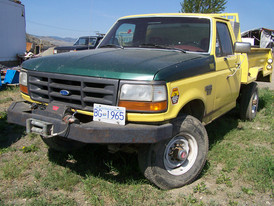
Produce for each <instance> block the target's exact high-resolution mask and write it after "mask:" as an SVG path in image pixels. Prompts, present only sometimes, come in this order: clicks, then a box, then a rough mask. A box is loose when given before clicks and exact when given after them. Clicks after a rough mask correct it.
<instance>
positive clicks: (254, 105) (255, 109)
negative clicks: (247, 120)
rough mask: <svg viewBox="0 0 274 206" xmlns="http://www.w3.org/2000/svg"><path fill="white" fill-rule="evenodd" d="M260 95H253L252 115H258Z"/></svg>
mask: <svg viewBox="0 0 274 206" xmlns="http://www.w3.org/2000/svg"><path fill="white" fill-rule="evenodd" d="M258 100H259V99H258V93H257V92H256V93H255V94H254V95H253V98H252V107H251V112H252V114H253V115H254V114H256V113H257V109H258Z"/></svg>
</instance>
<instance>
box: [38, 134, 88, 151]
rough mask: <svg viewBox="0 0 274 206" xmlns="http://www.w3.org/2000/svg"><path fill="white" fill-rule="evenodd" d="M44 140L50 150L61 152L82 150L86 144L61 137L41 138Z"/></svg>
mask: <svg viewBox="0 0 274 206" xmlns="http://www.w3.org/2000/svg"><path fill="white" fill-rule="evenodd" d="M41 138H42V140H43V142H44V143H46V145H48V146H49V148H51V149H53V150H56V151H59V152H70V151H73V150H77V149H80V148H82V147H84V146H85V143H82V142H77V141H74V140H70V139H67V138H64V137H61V136H55V137H51V138H45V137H43V136H41Z"/></svg>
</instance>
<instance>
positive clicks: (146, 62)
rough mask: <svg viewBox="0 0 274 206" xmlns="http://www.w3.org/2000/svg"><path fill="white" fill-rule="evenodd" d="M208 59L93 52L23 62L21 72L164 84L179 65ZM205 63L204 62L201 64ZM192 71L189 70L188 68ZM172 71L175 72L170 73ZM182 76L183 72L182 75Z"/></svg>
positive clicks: (154, 51)
mask: <svg viewBox="0 0 274 206" xmlns="http://www.w3.org/2000/svg"><path fill="white" fill-rule="evenodd" d="M208 57H209V56H208V55H198V54H191V53H183V52H180V51H174V50H160V49H132V48H130V49H129V48H128V49H127V48H125V49H113V48H111V49H106V48H104V49H96V50H87V51H79V52H69V53H64V54H57V55H52V56H48V57H42V58H37V59H32V60H28V61H25V62H24V63H23V65H22V66H23V68H25V69H28V70H34V71H41V72H51V73H61V74H73V75H81V76H92V77H101V78H112V79H124V80H150V81H151V80H165V81H166V80H167V79H166V77H167V76H170V77H169V78H172V79H174V78H176V76H178V71H176V73H177V75H176V74H173V73H174V72H175V71H174V70H178V65H180V66H179V67H180V68H179V69H180V70H181V69H182V68H183V65H182V63H184V62H189V63H190V64H189V65H193V63H191V62H192V60H194V59H204V58H206V59H207V58H208ZM202 62H204V61H202ZM191 67H192V66H191ZM172 71H174V72H172ZM184 73H185V72H184Z"/></svg>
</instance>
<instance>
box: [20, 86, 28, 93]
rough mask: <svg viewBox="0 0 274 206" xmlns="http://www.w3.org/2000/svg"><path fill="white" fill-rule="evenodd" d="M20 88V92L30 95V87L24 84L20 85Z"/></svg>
mask: <svg viewBox="0 0 274 206" xmlns="http://www.w3.org/2000/svg"><path fill="white" fill-rule="evenodd" d="M19 87H20V91H21V92H22V93H24V94H28V87H27V86H24V85H22V84H20V85H19Z"/></svg>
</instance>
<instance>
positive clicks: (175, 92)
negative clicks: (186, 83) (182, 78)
mask: <svg viewBox="0 0 274 206" xmlns="http://www.w3.org/2000/svg"><path fill="white" fill-rule="evenodd" d="M179 96H180V94H179V89H178V88H177V87H176V88H173V89H172V92H171V102H172V104H177V103H178V101H179Z"/></svg>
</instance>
